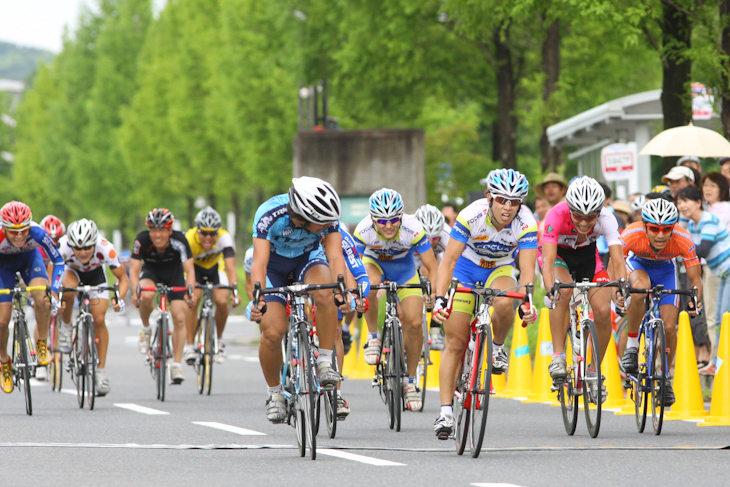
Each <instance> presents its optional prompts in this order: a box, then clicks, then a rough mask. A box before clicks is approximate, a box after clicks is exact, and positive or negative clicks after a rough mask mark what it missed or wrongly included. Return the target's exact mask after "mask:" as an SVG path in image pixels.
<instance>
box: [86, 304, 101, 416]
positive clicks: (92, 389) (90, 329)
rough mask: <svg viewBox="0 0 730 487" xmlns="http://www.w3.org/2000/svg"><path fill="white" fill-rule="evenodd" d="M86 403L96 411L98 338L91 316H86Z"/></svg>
mask: <svg viewBox="0 0 730 487" xmlns="http://www.w3.org/2000/svg"><path fill="white" fill-rule="evenodd" d="M86 341H87V347H86V353H87V355H86V360H85V362H86V403H87V404H88V406H89V410H93V409H94V403H95V400H96V364H97V359H98V354H97V350H96V337H95V335H94V322H93V320H92V318H91V315H87V316H86Z"/></svg>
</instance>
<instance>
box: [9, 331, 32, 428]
mask: <svg viewBox="0 0 730 487" xmlns="http://www.w3.org/2000/svg"><path fill="white" fill-rule="evenodd" d="M14 328H15V332H14V334H15V346H16V347H17V348H16V350H15V352H16V353H15V354H13V355H14V356H15V364H14V365H15V370H16V371H17V374H18V375H19V378H20V381H22V382H23V395H24V396H25V412H26V414H28V416H32V415H33V398H32V397H31V392H30V346H29V342H28V340H29V339H30V338H29V337H28V325H27V323H26V322H25V321H24V320H23V319H22V317H19V319H17V320H16V321H15V327H14Z"/></svg>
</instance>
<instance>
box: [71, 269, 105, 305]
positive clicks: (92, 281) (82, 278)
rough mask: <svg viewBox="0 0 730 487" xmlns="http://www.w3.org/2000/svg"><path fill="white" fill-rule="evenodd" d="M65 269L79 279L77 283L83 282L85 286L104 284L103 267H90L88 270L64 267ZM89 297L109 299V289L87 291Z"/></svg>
mask: <svg viewBox="0 0 730 487" xmlns="http://www.w3.org/2000/svg"><path fill="white" fill-rule="evenodd" d="M66 271H67V272H70V273H72V274H73V275H75V276H76V279H77V280H78V281H79V285H82V284H85V285H87V286H100V285H104V284H106V283H107V282H108V281H107V280H106V272H104V267H102V266H99V267H97V268H96V269H92V270H90V271H89V272H82V271H77V270H76V269H73V268H71V267H66ZM89 299H107V300H108V299H109V291H102V292H98V291H93V292H90V293H89Z"/></svg>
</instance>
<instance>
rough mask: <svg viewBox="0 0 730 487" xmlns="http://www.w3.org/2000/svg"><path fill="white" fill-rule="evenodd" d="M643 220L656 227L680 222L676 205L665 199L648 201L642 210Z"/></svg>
mask: <svg viewBox="0 0 730 487" xmlns="http://www.w3.org/2000/svg"><path fill="white" fill-rule="evenodd" d="M641 219H642V220H644V221H645V222H646V223H653V224H655V225H671V224H673V223H677V221H679V212H678V211H677V207H676V206H674V203H670V202H669V201H667V200H665V199H664V198H656V199H652V200H647V202H646V203H644V207H643V208H642V209H641Z"/></svg>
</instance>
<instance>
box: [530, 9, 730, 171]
mask: <svg viewBox="0 0 730 487" xmlns="http://www.w3.org/2000/svg"><path fill="white" fill-rule="evenodd" d="M729 1H730V0H729ZM546 33H547V36H546V37H545V43H544V44H543V45H542V70H543V72H544V73H545V83H544V84H543V88H542V99H543V101H544V103H545V109H546V115H547V116H546V117H545V119H544V120H543V126H542V137H541V138H540V165H541V166H542V170H543V172H549V171H555V167H556V166H558V165H560V164H561V163H562V155H563V154H562V150H561V148H560V147H552V146H551V145H550V142H549V141H548V136H547V128H548V127H549V126H550V125H552V124H554V123H555V122H556V121H557V119H558V114H557V113H555V112H554V111H553V103H552V95H553V93H555V92H556V91H557V89H558V80H559V79H560V24H559V22H558V20H557V19H556V20H554V21H553V23H552V24H550V25H549V26H548V28H547V31H546Z"/></svg>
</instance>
